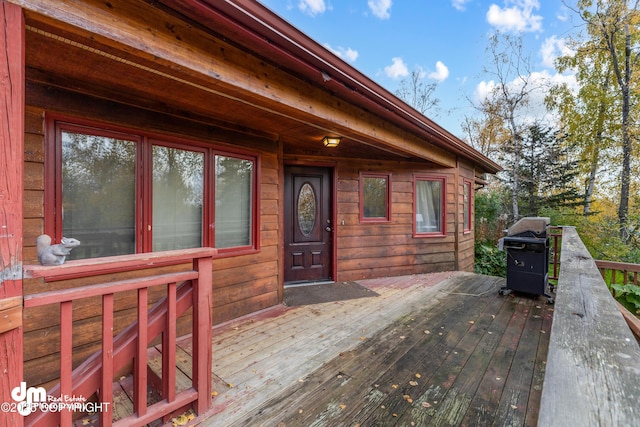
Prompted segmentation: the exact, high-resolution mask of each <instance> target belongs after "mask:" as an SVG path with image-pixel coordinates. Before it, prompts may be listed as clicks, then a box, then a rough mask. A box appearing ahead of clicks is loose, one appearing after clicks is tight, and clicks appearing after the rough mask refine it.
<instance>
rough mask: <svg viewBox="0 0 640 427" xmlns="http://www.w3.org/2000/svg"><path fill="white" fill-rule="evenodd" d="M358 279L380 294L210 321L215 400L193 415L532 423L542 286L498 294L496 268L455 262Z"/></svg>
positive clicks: (542, 334) (540, 354)
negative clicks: (473, 270) (213, 324)
mask: <svg viewBox="0 0 640 427" xmlns="http://www.w3.org/2000/svg"><path fill="white" fill-rule="evenodd" d="M360 283H361V284H362V285H364V286H366V287H369V288H371V289H373V290H375V291H376V292H377V293H378V294H379V295H380V296H378V297H371V298H362V299H354V300H348V301H339V302H330V303H323V304H316V305H308V306H300V307H292V308H286V307H276V308H274V309H270V310H267V311H264V312H261V313H257V314H255V315H252V316H250V317H245V318H242V319H238V320H237V321H234V322H230V323H227V324H225V325H223V326H220V327H217V328H214V333H213V337H214V338H213V341H214V342H213V367H212V369H213V374H214V375H213V390H214V392H213V397H212V409H211V410H210V411H209V412H208V413H207V414H205V416H202V417H198V418H197V419H195V420H193V421H191V422H190V423H189V425H201V426H216V427H221V426H229V427H232V426H238V427H246V426H296V427H299V426H355V425H359V426H392V425H394V426H395V425H397V426H427V425H434V426H435V425H452V426H458V425H460V426H462V425H469V426H483V425H497V426H503V425H511V426H519V425H522V426H535V425H536V424H537V420H538V410H539V403H540V396H541V391H542V381H543V378H544V371H545V363H546V356H547V348H548V343H549V335H550V334H549V332H550V329H551V320H552V315H553V306H550V305H547V304H546V299H545V298H544V297H535V296H525V295H516V296H514V295H508V296H504V297H502V296H498V289H499V288H500V286H502V285H503V284H504V279H499V278H494V277H487V276H480V275H475V274H470V273H458V272H456V273H436V274H428V275H417V276H405V277H397V278H389V279H376V280H366V281H362V282H360ZM190 344H191V343H190V341H189V340H188V339H186V340H183V341H182V342H181V343H180V347H181V349H182V350H181V351H180V352H179V353H181V354H182V356H183V357H178V365H179V366H181V367H186V366H187V365H188V363H187V361H188V353H189V352H190V348H191V346H190ZM188 371H189V370H188V369H187V368H185V369H184V372H185V373H186V374H187V375H188V374H189V372H188ZM169 424H170V423H169Z"/></svg>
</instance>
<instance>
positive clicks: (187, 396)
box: [113, 388, 198, 427]
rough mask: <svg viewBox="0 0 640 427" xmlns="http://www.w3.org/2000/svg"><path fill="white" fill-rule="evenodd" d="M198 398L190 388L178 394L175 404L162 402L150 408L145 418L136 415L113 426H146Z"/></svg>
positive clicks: (196, 393) (195, 392)
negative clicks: (160, 416) (160, 415)
mask: <svg viewBox="0 0 640 427" xmlns="http://www.w3.org/2000/svg"><path fill="white" fill-rule="evenodd" d="M197 398H198V392H197V391H196V390H195V389H193V388H190V389H187V390H185V391H183V392H181V393H180V394H178V396H176V399H175V400H174V401H173V402H167V401H166V400H162V401H160V402H158V403H155V404H153V405H151V406H149V412H148V413H147V414H146V415H144V416H141V417H137V416H136V415H135V414H134V415H131V416H129V417H126V418H123V419H121V420H118V421H117V422H115V423H113V425H114V427H133V426H145V425H146V424H149V423H150V422H152V421H155V420H156V418H157V417H158V414H162V413H164V414H169V413H171V412H173V411H175V410H177V409H180V408H182V407H183V406H185V405H188V404H189V403H191V402H194V401H195V400H196V399H197Z"/></svg>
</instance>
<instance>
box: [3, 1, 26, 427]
mask: <svg viewBox="0 0 640 427" xmlns="http://www.w3.org/2000/svg"><path fill="white" fill-rule="evenodd" d="M0 22H1V23H2V28H1V29H0V51H2V52H3V53H2V55H3V58H4V60H3V61H0V105H2V109H1V110H2V111H3V117H2V120H0V170H2V179H0V299H5V298H13V297H18V298H22V211H23V208H22V198H23V171H24V114H25V111H24V99H25V98H24V85H25V69H24V52H25V26H24V19H23V16H22V9H21V8H20V7H19V6H16V5H14V4H11V3H8V2H6V1H5V0H0ZM14 315H15V313H14ZM0 322H1V321H0ZM22 349H23V342H22V326H19V327H17V328H11V329H10V330H7V331H6V332H3V333H0V383H1V387H0V402H13V399H12V398H11V390H12V389H13V388H14V387H18V386H19V385H20V382H21V381H22V378H23V367H22V360H23V355H22ZM0 425H3V426H22V425H24V420H23V417H22V415H20V414H19V413H17V412H7V411H0Z"/></svg>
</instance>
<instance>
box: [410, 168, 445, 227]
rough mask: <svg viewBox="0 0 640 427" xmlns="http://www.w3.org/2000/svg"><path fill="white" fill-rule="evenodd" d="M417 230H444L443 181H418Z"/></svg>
mask: <svg viewBox="0 0 640 427" xmlns="http://www.w3.org/2000/svg"><path fill="white" fill-rule="evenodd" d="M416 232H418V233H438V232H442V182H441V181H416Z"/></svg>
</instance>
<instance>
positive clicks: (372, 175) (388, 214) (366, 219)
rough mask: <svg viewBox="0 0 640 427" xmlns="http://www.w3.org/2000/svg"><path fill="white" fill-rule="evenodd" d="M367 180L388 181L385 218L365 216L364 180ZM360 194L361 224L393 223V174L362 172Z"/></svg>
mask: <svg viewBox="0 0 640 427" xmlns="http://www.w3.org/2000/svg"><path fill="white" fill-rule="evenodd" d="M365 178H384V179H385V180H386V181H387V194H386V201H385V216H384V217H365V216H364V180H365ZM359 181H360V183H359V189H360V192H359V193H360V194H359V195H358V199H359V201H360V209H359V211H360V222H368V223H371V222H391V195H392V192H391V172H389V173H385V172H360V179H359Z"/></svg>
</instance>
